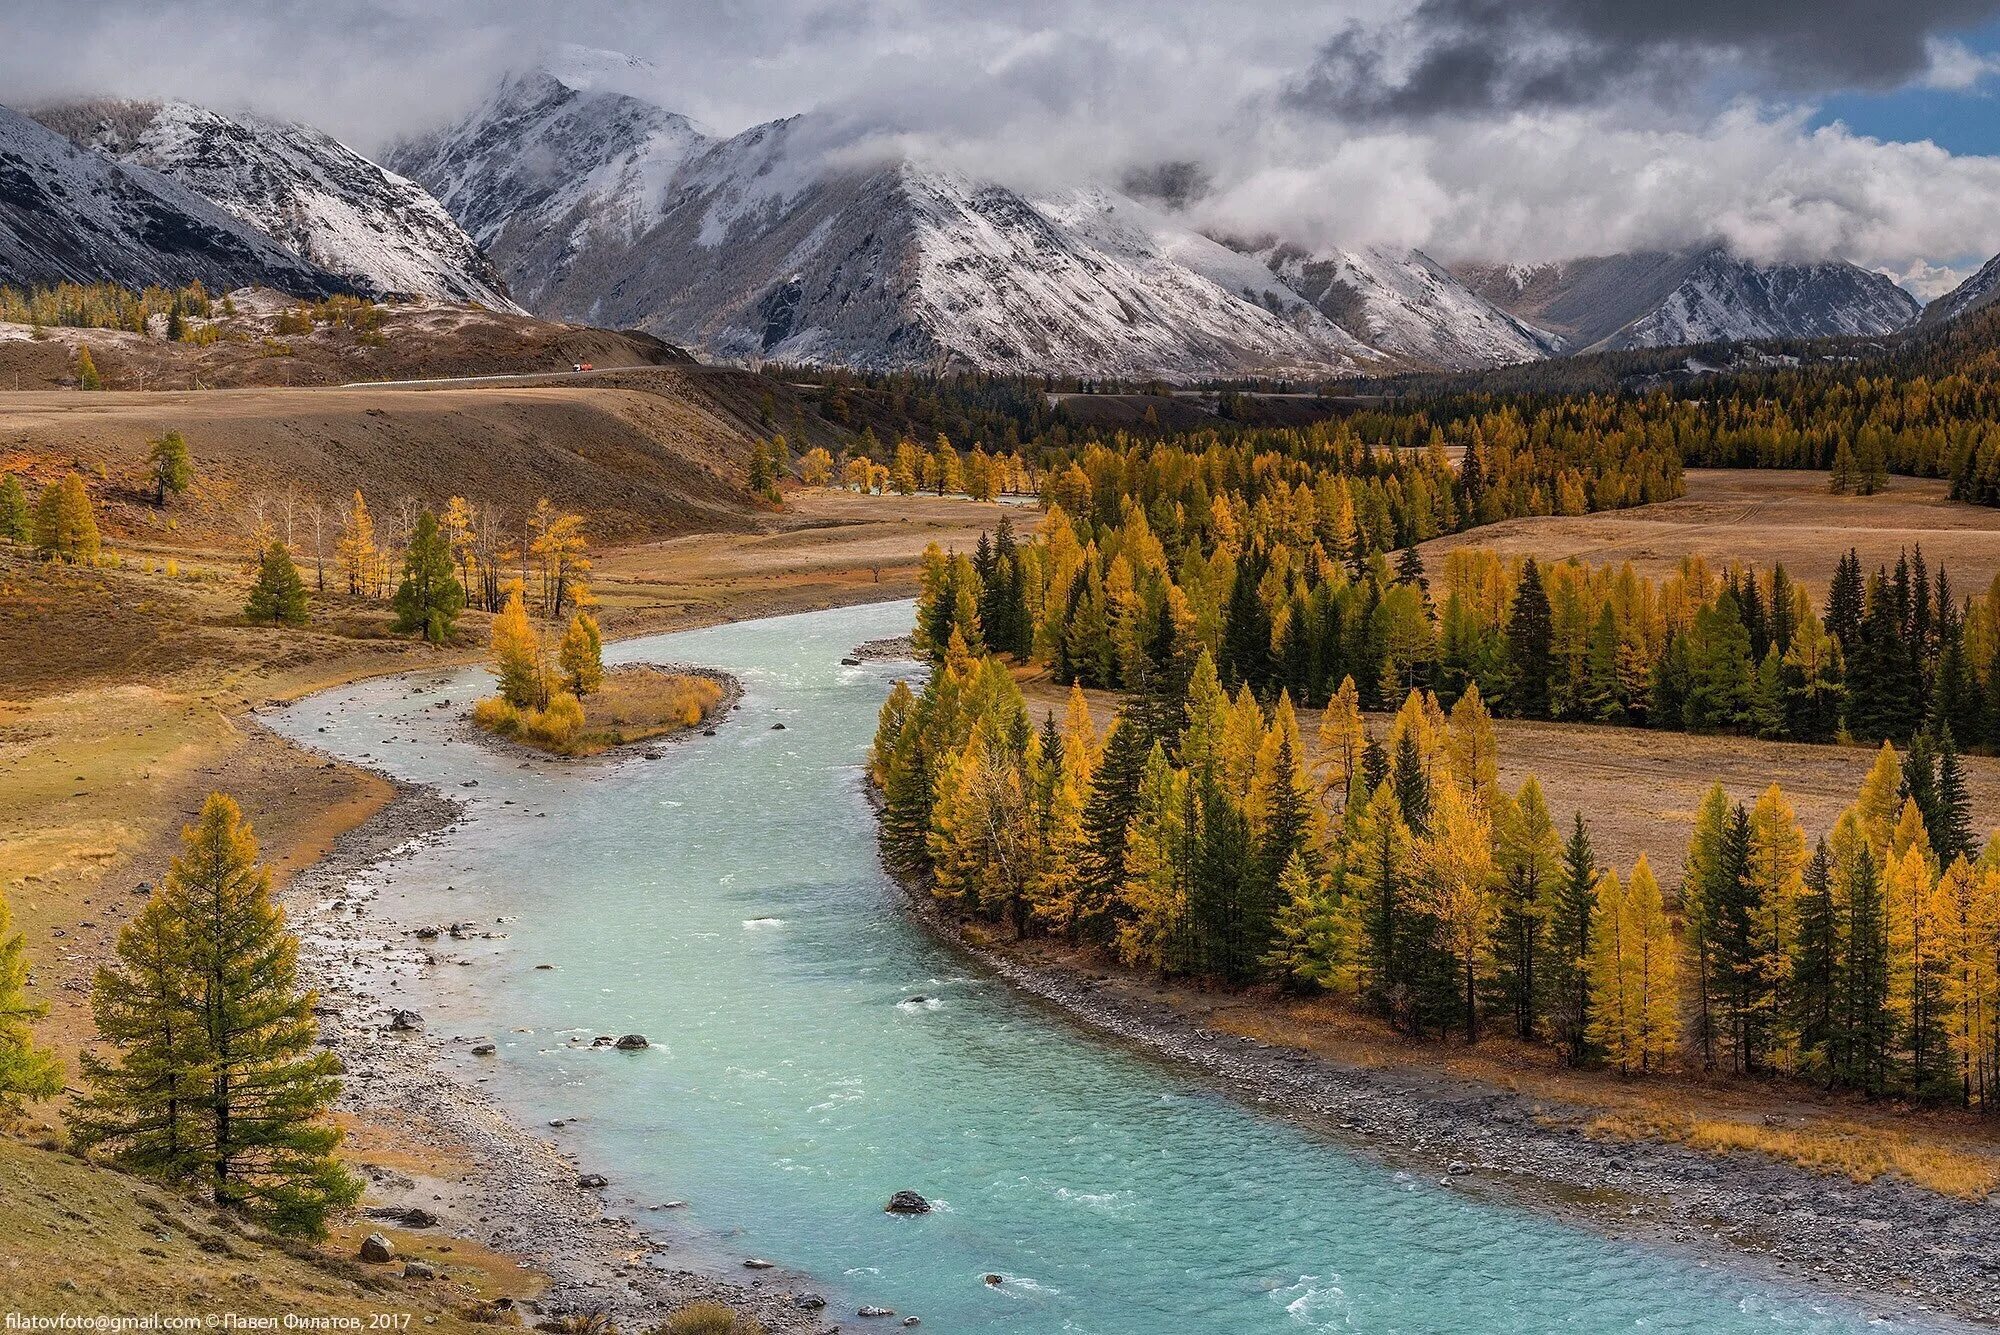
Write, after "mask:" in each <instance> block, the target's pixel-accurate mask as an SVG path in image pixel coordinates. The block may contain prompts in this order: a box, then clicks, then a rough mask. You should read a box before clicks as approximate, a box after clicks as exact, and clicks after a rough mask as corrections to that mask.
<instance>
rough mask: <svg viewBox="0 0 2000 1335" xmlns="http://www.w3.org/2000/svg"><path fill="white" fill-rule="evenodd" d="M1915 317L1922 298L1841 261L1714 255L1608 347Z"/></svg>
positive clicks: (1849, 327)
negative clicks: (1760, 259)
mask: <svg viewBox="0 0 2000 1335" xmlns="http://www.w3.org/2000/svg"><path fill="white" fill-rule="evenodd" d="M1917 311H1918V306H1917V299H1916V298H1915V297H1912V296H1911V295H1910V294H1909V293H1907V292H1905V291H1903V289H1902V288H1900V287H1897V286H1896V284H1895V283H1894V282H1892V281H1891V280H1890V279H1889V278H1887V277H1886V276H1884V275H1882V274H1879V273H1872V272H1870V271H1869V270H1867V269H1863V268H1861V267H1859V266H1858V265H1853V264H1848V263H1846V262H1845V261H1843V260H1827V261H1823V262H1821V263H1817V264H1756V263H1753V262H1751V261H1749V260H1740V259H1735V258H1733V257H1731V256H1728V255H1724V254H1723V253H1721V252H1720V251H1711V252H1709V253H1708V254H1707V255H1705V256H1704V257H1703V258H1702V260H1701V262H1700V263H1699V264H1697V265H1696V266H1695V267H1694V269H1693V270H1692V271H1690V272H1689V274H1688V276H1687V277H1686V278H1685V279H1683V280H1682V281H1681V282H1680V284H1679V285H1677V286H1676V287H1675V288H1674V290H1673V291H1672V292H1671V293H1669V294H1668V295H1667V299H1666V300H1665V301H1663V302H1661V303H1660V304H1659V305H1658V306H1657V307H1655V308H1654V309H1653V310H1651V311H1649V312H1648V313H1647V314H1646V315H1644V316H1643V317H1641V318H1640V319H1638V320H1635V321H1633V322H1632V323H1631V324H1629V325H1627V326H1626V327H1625V328H1624V329H1621V330H1620V331H1619V332H1618V333H1616V334H1614V335H1612V336H1611V337H1610V338H1608V339H1606V340H1605V341H1604V346H1605V347H1606V348H1665V347H1678V346H1680V345H1683V344H1689V343H1716V342H1727V341H1740V340H1744V339H1755V338H1826V337H1831V336H1835V335H1843V334H1889V333H1894V332H1895V331H1896V330H1898V329H1901V328H1903V327H1904V326H1906V325H1908V324H1909V323H1910V322H1911V321H1912V320H1914V319H1916V318H1917Z"/></svg>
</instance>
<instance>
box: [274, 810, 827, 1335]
mask: <svg viewBox="0 0 2000 1335" xmlns="http://www.w3.org/2000/svg"><path fill="white" fill-rule="evenodd" d="M390 782H392V783H394V784H395V788H396V793H395V796H394V798H393V799H392V800H391V801H390V802H389V804H388V805H387V806H385V807H384V808H383V809H382V810H381V811H380V812H378V813H376V814H375V815H374V816H373V817H372V818H370V819H369V820H367V821H365V822H363V823H362V824H361V825H359V826H358V827H356V828H355V829H353V830H350V831H348V832H346V833H345V834H343V835H341V836H340V837H339V839H338V840H336V841H335V844H334V847H333V851H332V852H331V853H330V854H328V855H327V856H326V857H324V858H322V859H321V860H320V861H318V862H317V863H315V864H313V865H312V866H311V867H309V868H307V869H305V870H303V871H301V872H300V873H298V874H297V875H296V876H294V877H293V878H292V880H291V882H290V884H289V885H288V886H287V887H286V888H285V891H284V894H283V898H284V901H285V907H286V911H287V914H288V915H289V917H290V920H291V925H292V928H293V930H294V931H295V932H297V933H298V935H299V937H300V943H301V945H300V952H299V964H300V969H301V972H302V974H303V976H304V979H305V981H306V983H307V985H308V986H310V987H312V988H314V989H315V990H316V991H317V992H318V994H319V1000H318V1004H317V1006H316V1008H315V1015H316V1016H317V1017H318V1019H319V1023H320V1027H321V1034H322V1038H323V1040H324V1042H325V1043H326V1045H327V1046H328V1047H329V1048H331V1049H332V1050H333V1051H334V1052H335V1053H337V1054H338V1055H339V1057H340V1059H341V1062H342V1063H343V1065H344V1066H345V1068H346V1072H347V1075H346V1080H345V1084H344V1088H343V1091H342V1094H341V1098H340V1102H339V1104H338V1107H339V1108H340V1109H341V1110H342V1111H345V1112H350V1113H353V1114H355V1115H357V1116H358V1117H360V1118H362V1119H364V1120H369V1121H378V1122H383V1123H387V1124H393V1125H394V1126H396V1127H398V1128H399V1129H405V1130H412V1131H415V1133H416V1134H419V1135H421V1136H423V1137H424V1138H425V1139H428V1140H431V1141H432V1142H433V1144H434V1146H435V1148H436V1149H438V1150H439V1151H440V1153H441V1154H443V1155H450V1156H456V1157H462V1158H464V1159H466V1160H469V1161H470V1162H471V1163H473V1164H475V1165H477V1167H476V1170H475V1171H474V1172H473V1173H472V1175H471V1176H470V1177H469V1179H467V1180H464V1181H456V1180H452V1181H448V1180H444V1179H441V1178H432V1177H428V1176H423V1175H419V1174H414V1173H406V1172H400V1171H395V1170H392V1169H387V1168H382V1167H375V1168H373V1169H372V1170H370V1171H369V1172H368V1177H369V1180H370V1190H369V1193H368V1207H369V1208H371V1209H383V1208H387V1209H407V1208H415V1209H420V1210H423V1211H425V1212H427V1213H428V1214H430V1215H432V1216H434V1217H435V1218H436V1220H437V1227H439V1228H440V1229H441V1230H443V1231H444V1232H447V1233H450V1234H453V1235H456V1236H459V1237H464V1238H470V1239H473V1240H476V1241H478V1242H480V1243H481V1244H483V1245H485V1246H487V1247H490V1248H492V1249H494V1250H496V1251H500V1252H504V1253H507V1254H509V1255H512V1256H517V1257H520V1258H522V1259H523V1260H525V1261H526V1262H528V1263H530V1264H531V1265H532V1266H533V1268H534V1269H536V1270H538V1271H540V1272H542V1273H543V1274H546V1275H547V1276H548V1277H549V1280H550V1286H549V1288H548V1289H547V1290H546V1291H545V1292H544V1293H543V1294H542V1295H541V1296H540V1297H538V1298H537V1299H535V1301H534V1303H533V1304H532V1307H533V1310H534V1311H536V1312H540V1313H550V1314H562V1313H584V1312H593V1311H604V1312H608V1313H610V1314H612V1315H613V1316H615V1317H616V1318H617V1319H618V1320H619V1323H620V1325H621V1326H622V1327H623V1328H624V1329H626V1330H645V1329H647V1328H649V1326H650V1325H651V1324H653V1323H657V1322H658V1321H660V1320H662V1319H664V1317H665V1316H666V1314H667V1313H669V1312H671V1311H672V1310H674V1309H677V1308H679V1307H683V1306H686V1305H687V1304H690V1303H695V1302H720V1303H723V1304H725V1305H727V1306H729V1307H732V1308H734V1309H736V1310H738V1311H741V1312H745V1313H748V1314H750V1315H752V1316H754V1317H755V1318H756V1319H757V1320H758V1321H759V1322H760V1323H762V1325H763V1326H764V1328H765V1329H766V1330H767V1331H769V1332H771V1333H772V1335H806V1332H819V1331H827V1330H833V1329H838V1327H837V1326H834V1325H831V1324H829V1322H828V1320H827V1316H828V1313H827V1312H826V1311H824V1310H822V1309H823V1308H824V1307H825V1304H824V1303H821V1304H820V1305H819V1306H817V1307H815V1306H812V1305H811V1304H812V1303H813V1301H814V1297H815V1296H816V1295H814V1289H815V1287H816V1286H814V1285H813V1284H811V1283H810V1282H808V1280H807V1279H806V1277H804V1276H801V1275H797V1274H793V1273H790V1272H787V1271H785V1270H782V1269H772V1270H768V1271H763V1272H760V1278H759V1279H757V1280H753V1281H748V1282H745V1283H733V1282H730V1281H726V1280H722V1279H718V1278H716V1277H714V1276H712V1275H709V1274H705V1273H701V1272H697V1271H692V1270H686V1269H679V1268H675V1267H673V1266H672V1265H671V1264H670V1263H669V1262H668V1261H667V1260H666V1259H665V1258H666V1257H667V1255H668V1254H669V1249H670V1246H671V1243H670V1242H668V1241H663V1240H662V1238H661V1237H660V1236H659V1234H658V1233H657V1232H655V1231H651V1230H642V1229H641V1228H639V1227H638V1225H637V1224H636V1223H634V1222H633V1221H632V1220H631V1219H630V1218H628V1217H625V1216H622V1215H618V1214H615V1213H612V1212H611V1211H610V1210H609V1208H608V1205H607V1202H606V1200H605V1197H604V1195H603V1187H602V1186H590V1185H585V1183H586V1182H591V1181H593V1180H595V1181H599V1182H601V1181H602V1179H601V1178H594V1177H592V1176H586V1172H585V1169H584V1168H583V1167H582V1166H580V1165H579V1164H578V1163H577V1162H576V1161H575V1159H574V1158H573V1157H572V1156H570V1155H569V1154H568V1153H567V1152H565V1151H563V1150H561V1149H559V1148H557V1147H556V1146H555V1145H552V1144H550V1143H549V1142H548V1141H546V1140H544V1139H542V1138H541V1137H539V1136H536V1135H534V1134H532V1133H530V1132H529V1131H528V1130H527V1129H526V1128H524V1127H522V1126H520V1125H517V1124H516V1123H514V1122H513V1121H511V1120H510V1119H509V1118H508V1117H507V1116H506V1115H505V1114H504V1113H502V1112H501V1111H500V1110H499V1109H498V1108H497V1107H496V1106H495V1105H494V1103H493V1101H492V1100H491V1098H490V1097H489V1096H488V1095H487V1094H486V1093H485V1092H484V1091H482V1090H480V1089H478V1088H477V1087H475V1086H472V1085H468V1084H466V1083H464V1082H463V1081H461V1080H459V1079H457V1078H456V1077H455V1076H453V1075H452V1074H451V1073H450V1072H449V1071H448V1070H447V1069H446V1066H445V1063H443V1062H442V1061H440V1060H439V1055H440V1053H441V1051H442V1047H441V1045H440V1044H439V1043H438V1042H437V1041H436V1040H434V1039H432V1038H430V1037H429V1036H427V1035H426V1034H424V1033H423V1032H421V1030H417V1031H413V1032H405V1031H398V1030H396V1029H394V1028H392V1027H391V1025H392V1021H393V1019H394V1017H395V1013H396V1011H397V1010H399V1009H402V1008H405V1007H407V1006H408V1004H409V1002H408V1000H407V999H404V998H401V997H397V996H388V995H385V993H384V991H383V989H384V988H386V987H387V985H388V982H389V979H390V977H391V976H394V977H400V978H410V977H415V976H418V975H420V974H421V973H422V972H423V971H424V970H425V969H427V968H429V967H431V965H432V964H433V963H435V961H434V960H433V959H432V957H431V955H430V952H429V951H428V950H426V949H425V948H424V945H423V943H422V942H421V941H419V940H417V939H416V938H414V937H413V936H411V935H409V931H408V929H407V928H406V926H405V925H404V924H399V923H396V922H394V921H392V920H391V919H390V918H388V917H387V916H386V914H385V913H384V912H383V911H382V906H381V904H380V902H379V894H380V889H381V884H382V876H381V872H382V871H383V870H384V869H385V868H386V867H388V866H389V865H390V864H392V863H393V862H395V861H396V860H398V859H399V858H401V857H404V856H407V855H408V854H409V853H411V852H412V851H414V850H415V849H417V848H419V847H421V846H423V845H424V844H425V843H427V842H429V841H433V840H435V839H437V838H438V837H440V836H441V835H442V834H444V833H445V832H446V831H448V830H449V829H451V828H452V827H453V826H454V825H456V824H458V823H459V822H460V821H462V820H463V819H465V814H466V808H465V807H464V806H463V805H462V804H461V803H459V802H456V801H453V800H452V799H450V798H448V797H445V796H444V795H443V794H441V793H439V792H437V791H436V790H435V789H431V788H428V787H423V786H418V785H412V784H406V783H402V782H400V781H396V780H393V779H392V780H390ZM613 1180H614V1181H615V1176H614V1177H613ZM654 1208H664V1206H656V1207H654ZM378 1217H379V1216H378ZM386 1222H389V1223H391V1224H393V1223H394V1222H395V1221H394V1220H388V1221H386Z"/></svg>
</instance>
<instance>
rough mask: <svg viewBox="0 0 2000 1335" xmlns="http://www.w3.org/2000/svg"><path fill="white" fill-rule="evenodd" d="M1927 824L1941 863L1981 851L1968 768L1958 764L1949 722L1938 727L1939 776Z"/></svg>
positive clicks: (1944, 863) (1925, 820)
mask: <svg viewBox="0 0 2000 1335" xmlns="http://www.w3.org/2000/svg"><path fill="white" fill-rule="evenodd" d="M1924 828H1926V829H1928V830H1929V831H1930V832H1931V849H1932V851H1933V853H1935V855H1936V857H1937V861H1938V865H1939V866H1941V867H1949V866H1950V865H1951V864H1952V863H1953V862H1954V861H1956V860H1957V859H1959V858H1967V859H1970V858H1972V857H1974V856H1976V855H1977V854H1978V852H1979V849H1978V847H1977V846H1976V845H1975V844H1974V842H1973V838H1972V796H1971V794H1970V793H1968V792H1967V791H1966V787H1965V770H1964V767H1963V766H1961V765H1960V764H1959V759H1958V747H1957V746H1956V745H1954V744H1953V742H1952V731H1951V727H1950V725H1949V724H1946V725H1943V726H1941V727H1940V728H1939V729H1938V735H1937V771H1936V779H1935V780H1934V781H1933V783H1932V787H1931V809H1930V810H1929V811H1927V812H1925V813H1924Z"/></svg>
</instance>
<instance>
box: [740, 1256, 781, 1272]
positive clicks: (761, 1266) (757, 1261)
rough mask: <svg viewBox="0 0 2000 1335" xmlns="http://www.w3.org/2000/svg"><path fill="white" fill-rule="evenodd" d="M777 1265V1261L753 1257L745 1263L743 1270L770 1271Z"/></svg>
mask: <svg viewBox="0 0 2000 1335" xmlns="http://www.w3.org/2000/svg"><path fill="white" fill-rule="evenodd" d="M776 1264H777V1262H776V1261H766V1260H765V1259H764V1258H763V1257H761V1256H752V1257H750V1258H749V1259H747V1260H745V1261H744V1262H743V1268H744V1269H745V1270H769V1269H771V1268H772V1267H773V1266H775V1265H776Z"/></svg>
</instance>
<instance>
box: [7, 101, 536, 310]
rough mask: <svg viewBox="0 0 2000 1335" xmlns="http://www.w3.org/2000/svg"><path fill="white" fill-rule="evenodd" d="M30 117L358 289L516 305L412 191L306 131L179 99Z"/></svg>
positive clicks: (483, 261)
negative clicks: (162, 179) (163, 181)
mask: <svg viewBox="0 0 2000 1335" xmlns="http://www.w3.org/2000/svg"><path fill="white" fill-rule="evenodd" d="M36 119H38V120H40V121H41V122H42V123H43V124H44V125H46V126H48V127H49V128H50V129H52V130H55V131H57V132H58V133H60V134H64V135H67V136H68V137H69V138H70V139H72V140H74V141H76V142H77V143H78V144H80V145H82V146H83V147H85V148H89V149H95V150H97V151H99V152H102V153H106V154H109V155H110V156H112V157H115V158H117V159H119V160H120V161H122V162H125V163H128V164H132V165H135V166H139V167H145V168H148V169H151V170H153V171H156V172H159V173H161V174H162V175H165V176H168V177H171V178H172V179H174V180H175V181H178V182H179V183H180V184H181V185H183V186H186V187H187V188H188V189H189V190H192V191H194V192H195V193H196V194H198V195H200V196H202V197H203V198H204V199H207V200H208V201H209V202H211V203H213V204H214V205H216V206H217V207H218V208H221V209H222V210H224V211H225V212H227V213H229V214H231V215H233V216H234V217H236V218H239V219H241V220H242V221H243V222H246V223H248V224H249V225H250V226H252V227H254V228H256V229H257V230H258V231H260V232H262V233H264V234H265V235H266V236H269V237H271V238H272V239H273V240H275V241H277V242H278V243H279V244H281V245H283V246H284V247H285V248H286V249H288V250H290V251H291V252H292V253H293V254H295V255H297V256H299V257H300V258H302V259H304V260H306V261H308V262H309V263H311V264H313V265H316V266H318V267H319V268H322V269H325V270H328V271H330V272H332V273H336V274H339V275H341V276H342V277H343V278H346V279H347V280H348V281H349V282H351V283H352V284H353V285H354V286H355V287H357V288H359V289H361V290H364V291H372V292H379V293H395V294H401V295H409V296H422V297H434V298H438V299H440V300H444V301H475V302H478V303H480V304H481V305H485V306H489V307H494V308H497V309H500V310H507V311H514V310H518V309H519V307H517V306H515V305H514V303H513V302H512V301H511V300H510V299H509V297H508V296H507V292H506V288H505V285H504V284H503V283H502V282H501V280H500V276H499V273H498V271H496V270H495V269H494V267H493V265H492V263H491V262H490V261H489V260H488V259H487V258H486V256H485V255H484V254H483V253H481V251H480V249H479V247H478V246H477V245H475V244H474V243H473V241H472V238H471V237H469V236H467V235H466V234H465V232H464V230H463V229H461V228H460V227H459V225H458V224H457V223H456V222H454V221H453V220H452V217H451V215H450V214H448V213H447V212H445V210H444V208H443V207H442V206H441V205H440V204H439V203H438V202H437V201H436V200H435V199H433V198H431V196H430V195H429V194H428V193H426V192H425V190H424V189H423V187H421V186H419V185H417V184H415V183H414V182H412V181H408V180H406V179H404V178H403V177H401V176H397V175H395V174H394V173H392V172H388V171H384V170H383V169H382V168H381V167H378V166H376V165H375V164H374V163H373V162H370V161H369V160H368V159H367V158H364V157H362V156H361V155H360V154H359V153H356V152H354V151H353V150H352V149H350V148H348V147H347V146H346V145H345V144H342V143H341V142H340V141H338V140H336V139H334V138H332V137H331V136H329V135H326V134H323V133H321V132H320V131H318V130H315V129H312V128H310V127H308V126H304V125H297V124H292V123H290V122H285V121H277V120H268V119H265V118H263V117H260V116H255V115H251V114H247V113H244V114H237V115H233V116H225V115H222V114H221V113H219V112H215V111H211V110H208V109H207V108H204V107H198V106H194V105H192V104H190V103H187V102H78V103H70V104H66V105H63V106H57V107H50V108H47V109H45V110H42V111H38V112H37V113H36Z"/></svg>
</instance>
